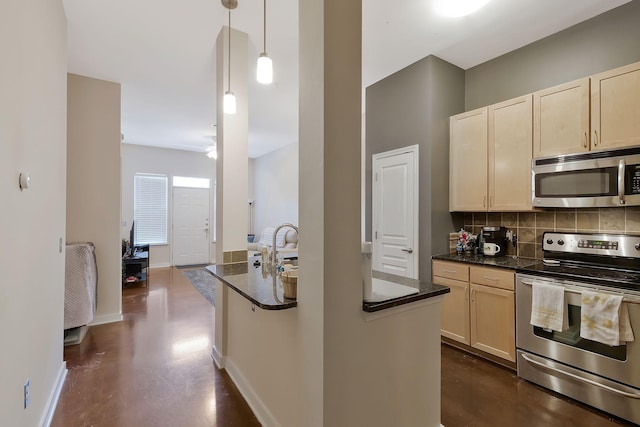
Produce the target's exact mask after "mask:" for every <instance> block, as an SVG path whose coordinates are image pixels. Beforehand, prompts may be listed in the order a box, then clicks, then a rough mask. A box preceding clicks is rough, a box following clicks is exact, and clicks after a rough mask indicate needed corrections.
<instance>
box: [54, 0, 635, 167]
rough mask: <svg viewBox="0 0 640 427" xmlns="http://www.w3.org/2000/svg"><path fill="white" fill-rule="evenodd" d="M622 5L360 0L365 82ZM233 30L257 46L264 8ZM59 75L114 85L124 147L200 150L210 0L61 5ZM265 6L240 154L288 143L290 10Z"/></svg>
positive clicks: (294, 108) (526, 39) (235, 17)
mask: <svg viewBox="0 0 640 427" xmlns="http://www.w3.org/2000/svg"><path fill="white" fill-rule="evenodd" d="M628 1H629V0H607V1H602V0H562V1H558V0H517V1H515V0H491V1H490V2H489V4H488V5H487V6H485V7H484V8H483V9H481V10H480V11H478V12H476V13H475V14H473V15H469V16H467V17H463V18H455V19H454V18H444V17H441V16H438V15H437V14H436V13H435V11H434V9H433V4H434V3H435V1H434V0H396V1H394V2H389V1H388V0H362V6H363V14H362V19H363V42H362V43H363V47H362V49H363V51H362V64H363V71H362V76H363V86H364V87H366V86H369V85H370V84H372V83H375V82H376V81H378V80H380V79H382V78H384V77H386V76H388V75H390V74H392V73H394V72H396V71H398V70H400V69H402V68H404V67H406V66H407V65H409V64H411V63H413V62H415V61H417V60H419V59H421V58H423V57H425V56H427V55H430V54H433V55H436V56H438V57H440V58H442V59H444V60H446V61H449V62H451V63H453V64H455V65H457V66H459V67H461V68H463V69H468V68H470V67H473V66H475V65H478V64H481V63H483V62H485V61H487V60H489V59H492V58H495V57H497V56H499V55H502V54H504V53H506V52H509V51H511V50H514V49H517V48H519V47H522V46H524V45H526V44H529V43H531V42H533V41H535V40H538V39H540V38H543V37H545V36H547V35H550V34H553V33H556V32H558V31H560V30H562V29H564V28H567V27H570V26H572V25H574V24H577V23H579V22H582V21H584V20H586V19H589V18H591V17H593V16H596V15H599V14H601V13H603V12H605V11H607V10H609V9H612V8H615V7H617V6H619V5H621V4H624V3H627V2H628ZM238 3H239V5H238V8H237V9H235V10H234V11H233V12H232V15H231V26H232V27H233V28H234V29H238V30H241V31H244V32H246V33H248V34H249V58H250V61H249V63H250V66H251V67H253V69H252V70H251V71H250V73H249V75H250V76H254V75H255V61H256V59H257V57H258V54H259V53H260V52H261V51H262V43H263V39H262V2H260V1H259V0H253V1H247V0H238ZM63 4H64V7H65V12H66V15H67V19H68V38H69V72H71V73H76V74H81V75H85V76H90V77H94V78H99V79H104V80H109V81H114V82H119V83H121V84H122V132H123V134H124V141H125V142H127V143H131V144H140V145H151V146H158V147H167V148H177V149H183V150H193V151H201V152H204V151H205V149H206V147H207V146H208V145H210V144H211V143H212V140H211V136H212V135H213V131H214V129H213V128H212V127H211V125H212V124H213V123H215V120H216V105H215V99H214V98H215V95H216V94H215V40H216V37H217V35H218V33H219V31H220V29H221V28H222V26H223V25H225V24H226V20H227V13H226V9H225V8H224V7H223V6H222V4H221V3H220V0H181V1H175V0H63ZM297 4H298V3H297V2H296V1H293V0H268V1H267V52H268V53H269V56H271V58H272V59H273V62H274V80H275V82H274V84H273V85H270V86H264V85H260V84H259V83H256V82H255V80H254V79H250V82H249V155H250V157H259V156H261V155H263V154H266V153H268V152H270V151H272V150H274V149H277V148H279V147H282V146H284V145H287V144H290V143H293V142H296V141H297V139H298V90H297V87H298V41H297V40H298V37H297V34H298V9H297Z"/></svg>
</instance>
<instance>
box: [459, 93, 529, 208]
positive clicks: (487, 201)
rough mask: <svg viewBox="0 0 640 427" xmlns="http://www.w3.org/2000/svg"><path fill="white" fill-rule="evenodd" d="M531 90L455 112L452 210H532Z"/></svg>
mask: <svg viewBox="0 0 640 427" xmlns="http://www.w3.org/2000/svg"><path fill="white" fill-rule="evenodd" d="M531 110H532V95H530V94H529V95H525V96H521V97H519V98H515V99H511V100H509V101H505V102H501V103H499V104H494V105H491V106H489V107H483V108H479V109H477V110H473V111H469V112H466V113H462V114H458V115H456V116H452V117H451V119H450V150H451V157H450V164H449V210H450V211H452V212H453V211H466V212H469V211H471V212H479V211H487V210H489V211H526V210H531V144H532V126H533V123H532V120H533V119H532V111H531Z"/></svg>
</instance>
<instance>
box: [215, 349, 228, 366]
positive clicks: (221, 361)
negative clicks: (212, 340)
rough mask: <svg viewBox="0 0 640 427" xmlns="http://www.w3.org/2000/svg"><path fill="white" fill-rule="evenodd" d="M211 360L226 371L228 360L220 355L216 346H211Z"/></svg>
mask: <svg viewBox="0 0 640 427" xmlns="http://www.w3.org/2000/svg"><path fill="white" fill-rule="evenodd" d="M211 358H212V359H213V363H215V364H216V367H217V368H218V369H224V365H225V362H226V360H227V358H226V357H224V356H223V355H221V354H220V352H219V351H218V349H217V348H216V346H215V345H214V346H211Z"/></svg>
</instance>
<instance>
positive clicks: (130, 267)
mask: <svg viewBox="0 0 640 427" xmlns="http://www.w3.org/2000/svg"><path fill="white" fill-rule="evenodd" d="M148 279H149V251H148V250H147V251H144V252H136V253H135V254H134V255H133V256H130V255H125V256H123V257H122V286H127V285H133V284H137V283H143V284H144V286H147V285H148Z"/></svg>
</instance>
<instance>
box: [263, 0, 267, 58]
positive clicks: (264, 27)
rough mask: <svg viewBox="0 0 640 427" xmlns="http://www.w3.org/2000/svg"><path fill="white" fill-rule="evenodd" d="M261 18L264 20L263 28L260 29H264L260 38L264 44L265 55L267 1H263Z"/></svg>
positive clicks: (265, 51)
mask: <svg viewBox="0 0 640 427" xmlns="http://www.w3.org/2000/svg"><path fill="white" fill-rule="evenodd" d="M263 18H264V22H263V26H262V28H263V29H264V34H263V37H262V40H263V42H264V50H263V52H264V53H267V0H264V13H263Z"/></svg>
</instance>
